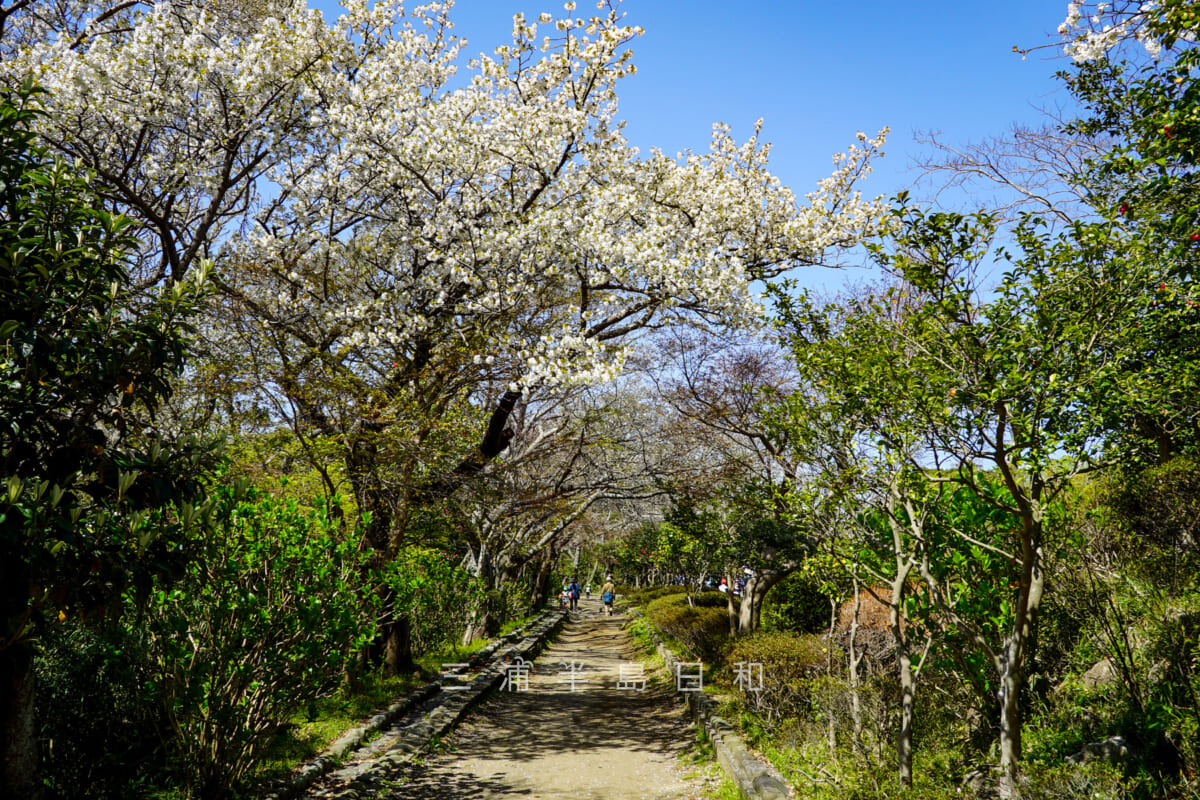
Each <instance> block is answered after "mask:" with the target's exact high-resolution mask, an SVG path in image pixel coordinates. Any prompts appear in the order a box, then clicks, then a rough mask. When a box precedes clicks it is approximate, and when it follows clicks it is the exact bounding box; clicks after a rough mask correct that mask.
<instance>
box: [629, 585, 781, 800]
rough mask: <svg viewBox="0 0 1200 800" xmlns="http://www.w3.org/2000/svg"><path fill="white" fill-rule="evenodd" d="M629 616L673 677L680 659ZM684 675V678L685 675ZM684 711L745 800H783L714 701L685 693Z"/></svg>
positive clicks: (772, 775)
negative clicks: (701, 730) (646, 634)
mask: <svg viewBox="0 0 1200 800" xmlns="http://www.w3.org/2000/svg"><path fill="white" fill-rule="evenodd" d="M628 613H629V614H630V615H631V616H637V617H641V618H642V619H644V620H645V621H646V627H647V628H648V629H649V631H650V636H651V638H652V639H654V649H655V650H656V651H657V652H658V654H659V656H661V657H662V660H663V663H664V664H666V665H667V670H668V671H669V672H670V674H671V675H672V676H674V675H676V674H677V673H676V668H677V665H678V664H680V663H686V662H682V661H681V659H680V658H679V657H678V656H676V655H675V653H673V652H671V649H670V648H669V647H667V646H666V645H665V644H664V643H663V641H662V639H661V638H660V637H659V635H658V631H657V630H656V629H655V627H654V625H653V623H651V622H650V620H649V619H648V618H647V617H646V616H645V615H644V614H642V613H641V612H639V611H637V610H636V609H629V611H628ZM684 674H687V672H685V673H684ZM684 694H685V695H686V697H687V704H688V708H689V709H690V710H691V712H692V718H693V719H695V720H696V724H698V725H703V726H704V729H705V731H707V732H708V738H709V741H711V742H712V745H713V750H714V751H715V752H716V755H717V761H718V762H720V764H721V767H722V768H723V769H724V770H725V772H726V774H727V775H729V777H730V778H731V779H732V780H733V782H734V783H735V784H737V788H738V791H739V792H741V794H742V797H744V798H746V800H785V798H787V797H788V796H789V795H790V793H791V789H790V788H789V787H788V783H787V780H786V779H784V777H783V774H782V773H781V772H779V770H777V769H776V768H775V766H774V765H773V764H771V763H770V762H768V761H767V760H766V759H765V758H763V757H762V756H760V755H758V754H757V753H755V752H754V751H753V750H751V749H750V748H749V747H748V746H747V745H746V742H745V741H744V740H743V739H742V737H741V736H739V735H738V734H737V732H736V731H735V730H734V728H733V726H732V725H730V724H729V722H728V721H727V720H725V719H723V718H722V717H720V716H718V715H717V701H715V700H713V699H712V698H711V697H709V696H708V695H707V694H705V693H704V692H686V693H684Z"/></svg>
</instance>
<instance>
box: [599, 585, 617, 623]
mask: <svg viewBox="0 0 1200 800" xmlns="http://www.w3.org/2000/svg"><path fill="white" fill-rule="evenodd" d="M616 599H617V586H616V584H614V583H613V579H612V575H609V576H608V577H606V578H605V579H604V586H602V587H601V588H600V600H601V602H603V603H604V612H605V613H606V614H608V616H610V617H611V616H612V613H613V601H614V600H616Z"/></svg>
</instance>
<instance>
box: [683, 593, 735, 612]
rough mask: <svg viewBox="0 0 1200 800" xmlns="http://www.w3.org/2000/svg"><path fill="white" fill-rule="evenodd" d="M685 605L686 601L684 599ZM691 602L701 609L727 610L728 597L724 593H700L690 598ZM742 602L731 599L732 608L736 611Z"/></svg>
mask: <svg viewBox="0 0 1200 800" xmlns="http://www.w3.org/2000/svg"><path fill="white" fill-rule="evenodd" d="M684 602H685V603H686V602H687V600H686V599H685V600H684ZM692 602H693V603H695V604H696V605H697V606H700V607H701V608H727V607H728V604H729V595H727V594H725V593H724V592H702V593H701V594H698V595H695V596H693V597H692ZM741 605H742V600H741V598H740V597H735V598H733V608H734V610H735V611H736V610H738V609H739V608H741Z"/></svg>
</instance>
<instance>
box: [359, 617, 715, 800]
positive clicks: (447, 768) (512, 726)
mask: <svg viewBox="0 0 1200 800" xmlns="http://www.w3.org/2000/svg"><path fill="white" fill-rule="evenodd" d="M580 608H581V610H580V611H579V612H576V613H574V614H572V619H571V621H570V622H568V623H567V626H566V627H565V629H564V630H563V632H562V634H560V635H559V637H558V639H557V641H556V642H555V643H554V644H552V645H551V646H550V647H549V648H548V649H547V650H546V651H545V652H544V653H543V654H542V655H541V656H539V657H538V659H537V660H536V662H535V663H534V665H533V669H532V671H531V672H530V673H528V690H527V691H515V692H514V691H502V692H499V693H498V694H497V696H496V697H495V698H494V699H492V700H490V701H488V703H487V704H485V705H484V706H483V707H481V708H480V709H479V710H477V711H476V712H475V713H473V714H472V715H471V716H470V717H468V719H467V720H466V722H465V723H464V724H463V725H462V726H460V727H459V729H458V730H456V731H455V733H454V734H453V735H452V736H451V737H450V739H449V740H448V741H446V742H444V743H443V744H444V746H443V747H442V748H439V752H438V753H435V754H432V755H430V756H428V757H427V758H426V759H424V763H422V764H419V765H417V766H413V767H408V768H407V769H406V770H405V773H404V774H400V775H396V776H394V778H392V780H391V781H389V784H388V788H387V790H386V791H384V792H381V793H379V794H378V795H376V796H377V797H380V798H395V799H397V800H399V799H400V798H424V799H425V800H461V799H463V798H506V797H511V798H517V797H519V798H523V800H558V799H559V798H562V800H567V799H568V798H569V799H570V800H634V798H637V799H638V800H684V799H685V798H687V799H688V800H694V799H696V798H703V797H705V796H706V794H705V786H704V782H703V781H702V780H701V779H699V778H687V777H685V774H684V773H685V772H687V771H688V770H687V769H686V768H685V767H684V765H682V764H681V762H680V761H679V760H678V754H679V752H680V750H682V749H683V748H684V747H686V746H687V745H689V744H690V743H692V742H693V741H694V732H693V730H692V729H691V728H690V727H689V725H688V721H687V719H686V717H685V715H684V711H683V710H682V707H681V706H680V705H679V704H677V703H676V702H675V701H674V700H673V698H672V697H671V693H670V692H666V691H663V690H662V689H658V688H656V687H654V686H653V685H652V684H650V683H649V682H647V684H646V688H645V691H640V692H639V691H634V690H631V689H619V688H617V686H618V683H619V682H621V679H622V677H624V678H626V679H627V680H626V681H625V682H626V683H627V684H630V683H634V684H636V676H637V670H636V669H634V670H630V669H629V666H628V665H629V664H630V663H631V659H633V658H634V648H633V646H632V644H631V642H630V640H629V637H628V636H627V635H626V634H625V633H624V632H623V631H622V630H621V627H620V626H621V623H622V622H623V618H622V617H621V616H619V615H618V616H614V617H611V618H607V617H604V616H603V615H602V614H601V612H600V604H599V602H598V601H597V600H592V601H590V602H589V601H586V600H581V601H580ZM572 663H574V664H575V665H576V670H575V685H574V687H572V685H571V679H572V674H571V667H570V666H569V665H571V664H572ZM623 664H624V665H626V673H625V674H624V675H622V673H621V667H622V665H623ZM584 681H586V682H584Z"/></svg>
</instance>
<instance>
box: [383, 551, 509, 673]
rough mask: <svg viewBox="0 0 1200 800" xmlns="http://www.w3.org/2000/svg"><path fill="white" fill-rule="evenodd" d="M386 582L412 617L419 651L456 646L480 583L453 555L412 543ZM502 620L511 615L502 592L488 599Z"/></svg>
mask: <svg viewBox="0 0 1200 800" xmlns="http://www.w3.org/2000/svg"><path fill="white" fill-rule="evenodd" d="M384 581H385V583H386V584H387V586H388V588H390V589H391V590H392V591H393V592H394V593H395V599H394V600H393V603H394V606H395V608H396V609H398V610H400V611H401V612H403V613H406V614H407V615H408V618H409V619H410V620H412V645H413V651H414V652H415V653H418V654H420V653H431V652H434V651H435V650H438V649H440V648H442V647H445V646H446V645H450V644H457V643H458V640H459V637H461V636H462V632H463V628H464V627H466V624H467V619H468V617H469V616H470V613H471V609H472V603H474V602H475V592H476V591H482V590H481V589H479V581H478V579H477V578H475V577H473V576H472V575H471V573H470V572H468V571H467V570H466V569H465V568H463V567H462V566H461V565H460V564H459V560H458V559H457V558H456V557H454V556H453V555H452V554H449V553H446V552H443V551H441V550H435V549H432V548H428V547H409V548H406V549H404V550H402V551H401V552H400V555H399V556H397V558H396V560H395V561H393V562H391V563H390V564H388V565H387V567H386V572H385V573H384ZM485 599H486V600H487V601H488V602H489V603H490V604H491V605H492V610H493V611H494V612H495V614H496V618H497V619H498V620H500V619H505V618H506V617H507V616H508V607H507V605H508V604H507V602H506V600H507V598H506V597H505V596H504V595H503V594H502V593H500V592H495V593H494V596H490V597H487V598H485Z"/></svg>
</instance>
